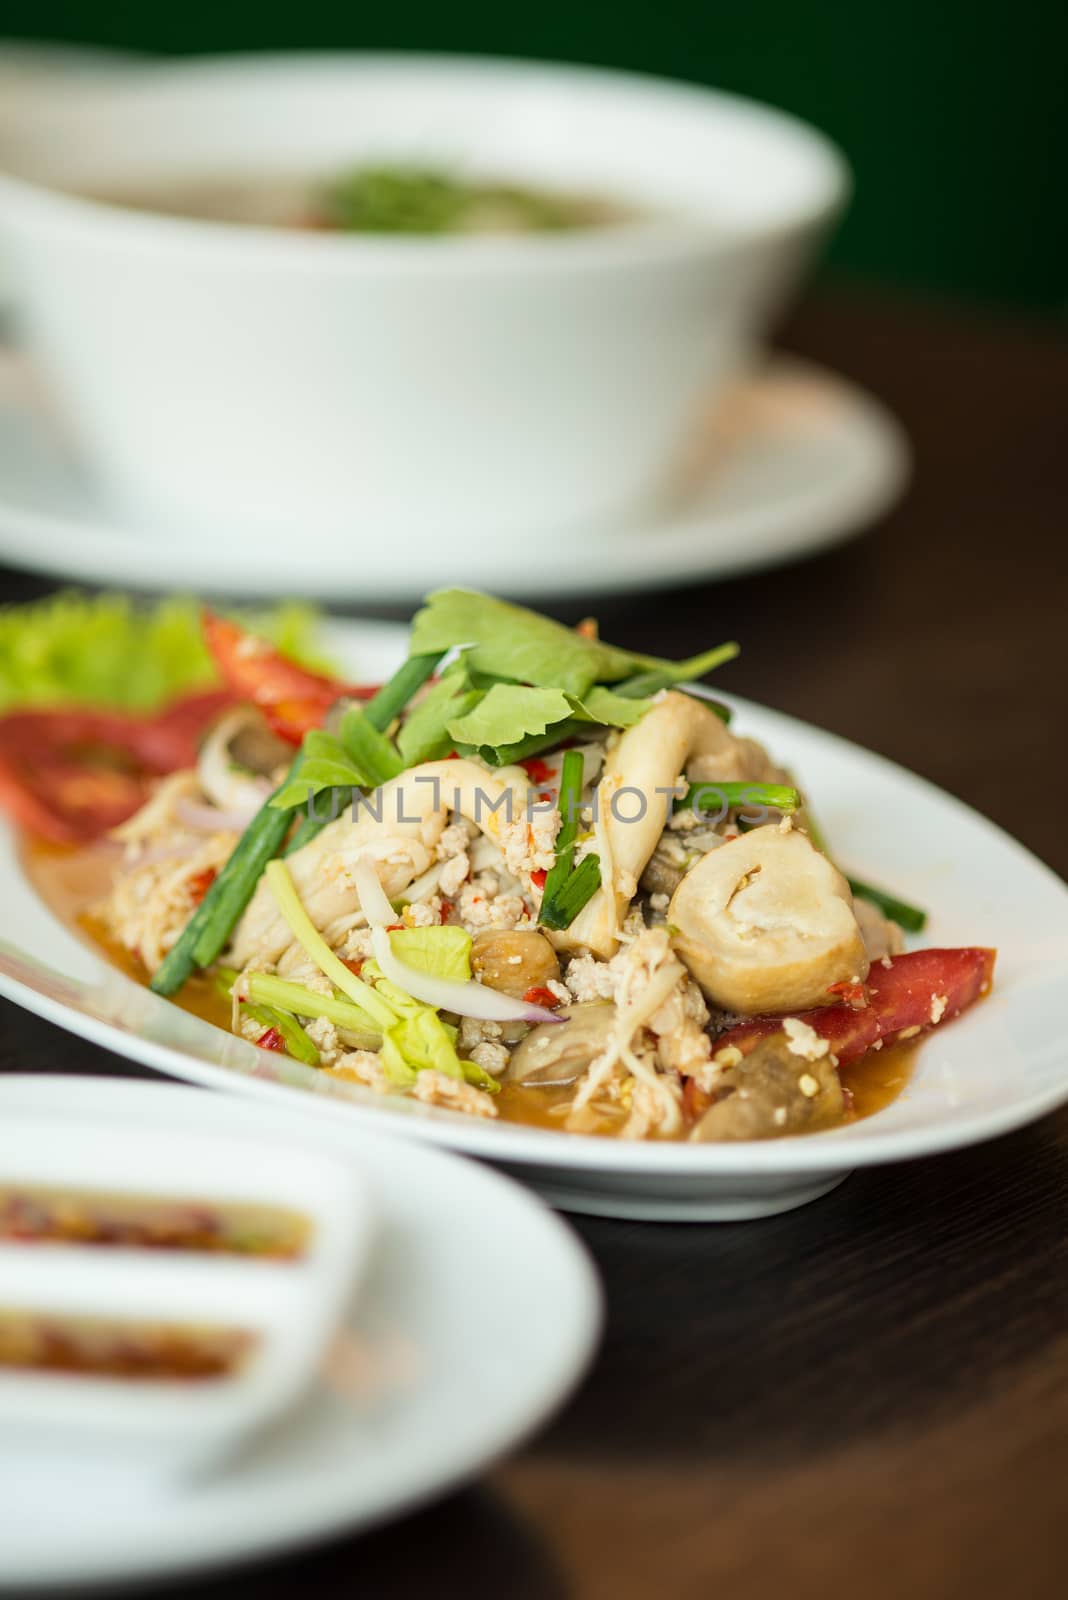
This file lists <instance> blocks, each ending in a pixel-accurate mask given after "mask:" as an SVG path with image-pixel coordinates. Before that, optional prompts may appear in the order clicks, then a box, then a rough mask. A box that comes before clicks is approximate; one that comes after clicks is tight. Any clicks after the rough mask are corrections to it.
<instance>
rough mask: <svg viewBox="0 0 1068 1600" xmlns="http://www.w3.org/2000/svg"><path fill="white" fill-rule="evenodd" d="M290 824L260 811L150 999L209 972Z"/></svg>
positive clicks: (281, 814)
mask: <svg viewBox="0 0 1068 1600" xmlns="http://www.w3.org/2000/svg"><path fill="white" fill-rule="evenodd" d="M300 761H301V757H300V754H299V753H298V755H297V758H296V760H295V761H294V763H293V765H292V767H291V768H290V777H292V776H293V775H294V773H298V772H299V770H300ZM286 781H288V779H287V780H286ZM291 818H292V813H291V812H288V811H277V810H275V808H274V807H273V806H272V805H271V803H270V801H269V800H268V801H265V802H264V804H263V805H262V806H261V807H260V809H259V810H258V811H257V813H256V815H255V816H254V817H253V819H252V821H251V822H250V823H249V825H248V827H247V828H246V829H245V831H244V833H243V834H242V835H241V837H240V839H239V840H238V841H237V843H236V845H235V846H234V848H233V851H232V853H231V855H230V858H229V860H228V861H227V863H226V865H225V866H224V867H223V869H222V871H221V872H220V873H219V876H218V877H217V878H216V879H215V882H214V883H213V884H212V885H211V887H210V888H209V890H208V892H207V894H206V895H205V896H204V898H203V900H202V901H201V902H200V904H199V906H197V908H196V910H195V911H194V912H193V915H192V916H191V917H190V919H189V921H188V922H187V923H186V925H185V927H184V928H183V929H182V931H181V933H180V934H179V936H178V938H177V939H176V940H175V942H174V944H173V945H172V946H171V948H170V950H169V951H168V952H167V954H166V956H164V958H163V961H162V962H161V964H160V966H159V967H158V968H157V969H156V971H155V973H154V974H153V976H152V981H151V984H150V988H151V989H152V990H153V991H154V992H155V993H156V994H162V995H170V994H173V993H174V992H175V990H176V989H180V988H181V986H182V984H183V983H184V982H185V980H186V979H187V978H188V977H189V976H190V975H191V973H192V972H193V970H194V968H196V967H210V966H211V964H212V962H213V961H217V960H218V958H219V956H220V955H221V953H222V951H223V948H224V946H225V945H226V944H227V942H228V941H229V938H230V935H231V934H232V933H233V931H234V925H235V924H236V922H237V920H238V918H239V917H240V915H241V913H242V912H243V911H244V909H245V907H246V906H247V905H248V903H249V901H250V900H251V899H252V894H253V890H254V889H255V887H256V885H257V883H258V882H259V880H260V878H261V877H262V876H263V869H264V867H265V866H266V865H267V863H268V861H270V859H271V857H272V856H273V855H275V854H276V853H277V851H278V850H279V848H280V846H281V844H282V840H283V839H284V838H285V836H286V833H287V831H288V829H289V824H290V821H291Z"/></svg>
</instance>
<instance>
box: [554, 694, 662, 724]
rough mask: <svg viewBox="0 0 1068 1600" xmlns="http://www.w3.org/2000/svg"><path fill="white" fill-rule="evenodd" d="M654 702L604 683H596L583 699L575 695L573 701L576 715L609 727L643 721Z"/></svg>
mask: <svg viewBox="0 0 1068 1600" xmlns="http://www.w3.org/2000/svg"><path fill="white" fill-rule="evenodd" d="M652 703H653V702H652V700H651V699H646V698H643V697H637V696H633V695H624V694H620V693H619V692H618V691H616V690H613V689H606V688H605V687H604V686H603V685H602V684H595V685H594V687H593V688H592V689H591V690H590V691H589V693H588V694H585V695H583V697H582V699H581V700H578V699H576V698H574V697H573V698H572V701H571V705H572V710H573V711H574V714H575V716H577V717H582V718H585V719H586V720H587V721H588V722H599V723H600V724H601V725H602V726H604V727H609V728H632V727H633V726H634V724H635V723H636V722H640V721H641V719H642V718H643V717H644V715H645V713H646V712H647V711H648V710H649V707H650V706H651V705H652Z"/></svg>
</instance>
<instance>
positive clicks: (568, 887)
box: [539, 856, 601, 929]
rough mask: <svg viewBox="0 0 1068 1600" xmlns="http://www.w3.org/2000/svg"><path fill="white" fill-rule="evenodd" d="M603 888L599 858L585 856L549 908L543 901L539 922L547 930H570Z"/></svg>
mask: <svg viewBox="0 0 1068 1600" xmlns="http://www.w3.org/2000/svg"><path fill="white" fill-rule="evenodd" d="M600 887H601V863H600V861H599V859H598V858H597V856H583V858H582V860H581V861H580V862H579V864H578V866H577V867H576V868H575V870H574V872H573V873H572V874H571V876H570V877H569V878H568V880H567V882H566V883H565V884H564V887H563V888H562V889H561V890H559V892H558V893H557V895H556V897H555V898H554V900H553V903H552V905H551V906H550V908H549V912H548V914H547V913H546V909H545V901H544V900H543V901H542V906H541V916H540V918H539V920H540V921H541V922H542V923H543V924H544V925H545V927H547V928H556V929H560V928H570V926H571V924H572V923H573V922H574V920H575V918H576V917H577V916H578V914H579V912H580V911H581V910H582V908H583V906H584V905H585V904H586V903H587V901H589V900H592V899H593V897H594V895H595V894H596V893H597V890H598V889H599V888H600Z"/></svg>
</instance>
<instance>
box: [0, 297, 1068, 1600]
mask: <svg viewBox="0 0 1068 1600" xmlns="http://www.w3.org/2000/svg"><path fill="white" fill-rule="evenodd" d="M783 342H784V343H786V344H787V345H788V346H790V347H791V348H793V349H796V350H799V351H801V352H803V353H804V354H806V355H809V356H812V357H815V358H816V359H818V360H820V361H824V362H827V363H828V364H830V365H832V366H834V367H836V368H838V369H839V370H841V371H843V372H845V373H848V374H849V375H851V376H853V377H855V378H857V379H859V380H860V381H861V382H863V383H865V384H867V385H869V386H870V387H871V388H872V389H873V390H875V391H876V392H877V393H879V394H880V395H881V396H883V398H884V399H885V400H886V401H887V402H888V403H889V404H890V405H891V406H892V407H893V408H894V409H895V410H896V411H897V412H898V414H899V415H900V416H901V418H902V419H903V421H904V422H905V424H906V426H907V428H908V431H909V433H910V435H911V437H912V440H913V444H914V447H915V451H916V458H917V471H916V478H915V483H914V486H913V488H912V490H911V491H910V493H909V495H908V497H907V499H906V500H905V501H904V502H903V503H902V504H901V506H900V507H899V508H898V509H896V510H895V511H894V513H893V514H892V515H891V516H890V517H889V518H888V519H887V520H885V521H884V522H883V524H882V525H881V526H880V527H878V528H877V529H875V530H874V531H873V532H871V533H870V534H869V535H867V536H866V537H865V538H864V539H862V540H860V541H858V542H856V543H853V544H850V545H848V546H845V547H843V548H842V549H840V550H839V551H836V552H833V553H830V554H828V555H826V556H824V557H821V558H819V559H816V560H813V561H810V562H808V563H805V564H804V565H801V566H797V567H792V568H785V569H783V570H781V571H779V572H775V573H769V574H766V575H763V576H760V577H754V578H748V579H740V580H736V581H732V582H729V583H725V584H722V585H719V586H716V587H712V586H709V587H706V588H690V589H688V590H685V591H682V592H674V591H673V592H669V593H657V594H655V595H651V596H648V597H644V596H632V597H630V598H628V599H615V600H613V601H612V602H611V603H610V604H606V605H600V606H597V607H596V609H597V610H598V611H599V614H600V616H601V619H602V625H603V628H604V631H605V633H606V635H607V636H609V637H611V638H613V639H617V640H619V641H620V642H625V643H627V644H629V645H632V646H634V647H635V648H640V649H649V650H653V651H660V652H663V653H671V654H683V653H689V652H691V651H696V650H697V649H699V648H701V647H703V646H705V645H707V644H708V642H709V641H710V640H715V639H717V638H719V637H721V636H726V635H728V634H729V635H733V636H736V637H738V638H740V639H741V640H742V641H743V644H744V653H743V656H742V658H741V660H740V661H738V662H737V663H735V664H733V665H732V666H731V667H730V668H729V669H728V671H727V672H726V673H725V674H724V677H723V683H724V686H725V687H729V688H731V689H734V690H736V691H737V692H739V693H743V694H746V695H749V696H751V697H753V698H754V699H758V700H762V701H765V702H767V703H768V704H770V705H773V706H776V707H779V708H781V709H782V710H785V711H788V712H792V713H794V714H796V715H799V716H802V717H805V718H807V719H809V720H811V721H814V722H818V723H820V724H822V725H823V726H825V727H828V728H831V729H833V730H834V731H836V732H838V733H842V734H845V735H847V736H848V737H850V738H853V739H857V740H859V741H861V742H862V743H864V744H866V745H869V746H871V747H872V748H874V749H876V750H879V751H881V752H882V753H884V754H886V755H888V756H891V757H893V758H894V759H896V760H898V761H901V762H904V763H905V764H906V765H908V766H910V767H912V768H914V769H915V770H917V771H919V772H921V773H923V774H925V775H926V776H927V777H929V778H931V779H933V780H934V781H935V782H936V783H938V784H941V785H943V786H944V787H946V788H947V789H949V790H951V791H952V792H953V793H955V794H958V795H960V796H962V797H963V798H964V799H966V800H967V801H969V802H970V803H971V804H973V805H975V806H977V807H978V808H979V809H980V810H982V811H985V812H986V813H987V814H988V815H990V816H991V817H993V818H994V819H995V820H996V821H998V822H999V823H1001V824H1002V825H1003V826H1005V827H1007V828H1010V829H1011V830H1012V831H1013V832H1015V833H1016V834H1017V835H1018V836H1019V837H1020V838H1021V839H1022V840H1023V842H1024V843H1025V844H1027V845H1029V846H1030V847H1031V848H1032V849H1033V850H1035V851H1036V852H1037V853H1038V854H1039V855H1041V856H1043V857H1044V858H1045V859H1046V860H1047V861H1048V862H1049V863H1050V864H1051V865H1052V866H1053V867H1054V868H1055V869H1056V870H1057V871H1059V872H1060V873H1062V874H1068V818H1066V804H1065V797H1066V796H1068V743H1066V731H1068V730H1066V721H1068V718H1066V711H1068V690H1066V681H1068V673H1066V668H1065V661H1066V657H1068V558H1066V554H1065V538H1066V535H1068V464H1066V458H1068V430H1066V417H1068V343H1066V342H1065V340H1064V338H1063V336H1062V335H1060V334H1058V333H1056V332H1053V331H1051V330H1050V329H1048V328H1034V329H1028V328H1024V327H1020V326H1013V325H1007V324H1002V325H997V324H993V323H990V322H984V321H982V320H980V319H979V318H977V317H966V316H963V315H961V314H959V313H955V312H954V313H951V312H948V311H945V310H942V309H940V308H936V307H916V306H908V307H906V306H903V305H901V304H898V303H893V302H886V303H882V302H879V301H877V300H873V299H872V298H870V297H868V298H854V297H850V296H848V295H846V294H844V293H843V292H841V291H836V292H835V293H833V294H830V293H825V294H824V295H823V296H822V297H820V298H815V299H812V300H810V301H809V302H808V303H807V304H806V305H805V306H804V307H803V308H802V309H801V311H800V312H799V313H798V314H797V315H796V317H795V318H794V319H793V321H792V323H791V324H790V326H789V327H788V328H787V329H786V330H785V333H784V340H783ZM44 588H45V585H43V584H41V583H38V582H36V581H34V580H30V579H27V578H25V577H21V576H15V575H13V574H4V575H3V582H2V586H0V593H2V594H3V595H4V596H5V597H8V598H14V597H22V596H26V595H29V594H32V593H39V592H42V591H43V589H44ZM595 603H596V596H587V595H576V596H574V598H573V601H572V603H570V604H569V605H568V606H567V607H563V608H561V610H560V614H561V615H563V616H565V617H566V618H567V619H568V620H573V619H575V618H577V617H578V616H579V615H581V614H583V613H584V612H586V611H589V610H590V609H591V607H592V606H593V605H595ZM888 825H892V826H902V827H907V826H908V819H907V817H900V818H892V819H888ZM1065 1049H1066V1050H1068V1025H1066V1038H1065ZM0 1069H3V1070H8V1069H18V1070H30V1069H41V1070H47V1071H56V1070H64V1071H73V1072H123V1073H129V1074H131V1075H140V1072H141V1069H139V1068H136V1067H132V1066H130V1065H129V1064H126V1063H123V1062H121V1061H118V1060H117V1059H116V1058H114V1057H111V1056H109V1055H108V1054H106V1053H105V1052H103V1051H100V1050H97V1049H95V1048H93V1047H91V1046H89V1045H86V1044H83V1043H81V1042H79V1041H76V1040H74V1039H72V1038H70V1037H69V1036H67V1035H66V1034H63V1033H61V1032H59V1031H57V1030H55V1029H53V1028H51V1027H49V1026H48V1025H47V1024H45V1023H43V1022H40V1021H38V1020H36V1019H35V1018H32V1017H29V1016H27V1015H25V1014H23V1013H21V1012H19V1011H17V1010H15V1009H14V1008H12V1007H10V1006H4V1007H3V1009H2V1012H0ZM576 1227H577V1229H578V1232H579V1233H580V1234H581V1235H582V1237H583V1238H584V1239H585V1241H586V1242H587V1244H588V1245H589V1247H590V1249H591V1251H592V1252H593V1255H594V1257H595V1259H596V1261H597V1264H598V1266H599V1268H600V1271H601V1273H602V1276H603V1279H604V1283H605V1287H606V1290H607V1299H608V1326H607V1334H606V1338H605V1343H604V1346H603V1349H602V1351H601V1353H600V1357H599V1359H598V1362H597V1364H596V1366H595V1368H594V1371H593V1373H592V1374H591V1376H590V1377H589V1379H588V1380H587V1382H586V1383H585V1385H584V1386H583V1388H582V1389H581V1391H580V1392H579V1394H578V1395H577V1396H576V1397H575V1398H574V1400H573V1401H572V1402H571V1404H570V1405H569V1406H568V1407H567V1408H566V1409H565V1411H564V1412H563V1413H562V1414H561V1415H560V1417H559V1418H558V1419H557V1420H556V1421H555V1422H554V1423H552V1424H551V1425H550V1426H549V1427H548V1428H547V1429H545V1430H544V1431H543V1432H542V1433H541V1434H540V1436H539V1437H537V1438H536V1439H534V1440H533V1441H531V1442H530V1443H529V1444H527V1445H526V1446H525V1447H524V1448H522V1449H520V1450H519V1451H518V1452H517V1453H516V1454H515V1455H514V1456H513V1457H512V1458H511V1459H510V1460H508V1461H507V1462H504V1463H502V1464H501V1465H499V1466H498V1467H496V1468H495V1469H493V1470H492V1471H490V1472H489V1473H488V1474H487V1475H486V1477H485V1478H484V1479H483V1480H482V1481H481V1482H479V1483H478V1484H477V1485H474V1486H472V1487H471V1488H469V1489H467V1490H464V1491H463V1492H461V1493H458V1494H454V1495H452V1496H451V1497H449V1498H448V1499H447V1500H445V1501H444V1502H442V1503H441V1504H439V1505H437V1506H435V1507H433V1508H431V1509H429V1510H426V1511H424V1512H421V1513H419V1514H417V1515H415V1516H411V1517H408V1518H407V1519H405V1520H404V1521H402V1522H400V1523H398V1524H396V1525H395V1526H393V1527H390V1528H386V1529H383V1530H382V1531H380V1532H378V1533H375V1534H372V1535H370V1536H367V1537H364V1538H360V1539H351V1540H348V1541H342V1542H340V1543H336V1544H333V1545H331V1546H328V1547H325V1548H323V1549H321V1550H318V1551H315V1552H313V1553H310V1554H304V1555H298V1556H294V1557H292V1558H290V1559H288V1560H286V1561H284V1562H280V1563H275V1564H274V1565H272V1566H271V1567H269V1568H261V1569H254V1570H253V1569H250V1570H247V1571H244V1572H241V1573H235V1574H232V1575H227V1576H221V1577H218V1578H211V1579H204V1580H201V1581H195V1580H189V1581H187V1582H186V1583H184V1584H183V1585H182V1586H181V1588H180V1590H176V1591H175V1593H179V1592H180V1593H182V1594H190V1593H196V1594H199V1595H202V1596H204V1597H218V1600H246V1597H251V1596H254V1595H255V1596H265V1597H270V1596H275V1595H279V1596H281V1595H284V1594H289V1593H291V1592H294V1591H297V1590H299V1591H302V1592H304V1593H306V1594H315V1595H316V1596H318V1597H319V1600H335V1597H341V1596H350V1595H354V1594H364V1595H368V1594H396V1595H409V1594H410V1595H413V1596H420V1597H421V1596H424V1595H425V1596H430V1595H433V1594H443V1595H447V1596H452V1595H463V1596H465V1597H483V1596H485V1597H490V1600H496V1597H497V1596H501V1597H508V1600H522V1597H526V1596H531V1597H538V1600H543V1597H544V1600H555V1597H566V1596H574V1597H577V1600H600V1597H605V1600H631V1597H645V1596H658V1597H663V1600H689V1597H691V1596H692V1597H694V1600H699V1597H701V1600H703V1597H706V1596H714V1595H717V1594H722V1595H725V1596H726V1595H729V1596H730V1597H731V1600H739V1597H745V1596H757V1597H763V1596H769V1597H771V1596H776V1597H778V1596H784V1597H788V1600H809V1597H812V1600H815V1597H817V1596H819V1597H824V1596H829V1595H836V1596H847V1595H848V1596H853V1595H855V1596H858V1597H860V1600H897V1597H899V1596H906V1597H908V1600H956V1597H958V1596H959V1597H960V1600H965V1597H966V1600H984V1597H986V1596H988V1595H989V1596H999V1597H1000V1596H1004V1595H1021V1596H1025V1597H1027V1600H1046V1597H1049V1600H1054V1597H1057V1600H1059V1597H1061V1596H1063V1595H1064V1594H1065V1593H1068V1246H1066V1235H1068V1111H1066V1112H1062V1113H1059V1114H1057V1115H1055V1116H1052V1117H1049V1118H1047V1119H1045V1121H1043V1122H1041V1123H1039V1124H1037V1125H1035V1126H1033V1127H1031V1128H1028V1129H1025V1130H1023V1131H1022V1132H1019V1133H1016V1134H1013V1135H1011V1136H1010V1137H1008V1138H1005V1139H1001V1140H999V1141H997V1142H995V1143H993V1144H989V1145H986V1146H984V1147H982V1148H978V1149H973V1150H967V1151H963V1152H960V1153H957V1154H953V1155H949V1156H945V1157H939V1158H937V1159H932V1160H926V1161H918V1162H914V1163H911V1164H908V1165H902V1166H899V1167H896V1168H891V1169H887V1170H883V1171H869V1172H865V1173H861V1174H857V1175H856V1176H854V1177H853V1178H851V1179H850V1180H849V1181H848V1182H847V1183H846V1184H845V1185H844V1186H842V1187H841V1188H840V1189H838V1190H836V1191H835V1192H834V1193H832V1194H831V1195H829V1196H827V1197H826V1198H825V1199H823V1200H821V1201H819V1202H817V1203H816V1204H815V1205H812V1206H810V1207H808V1208H805V1209H803V1210H801V1211H798V1212H794V1213H792V1214H790V1215H787V1216H784V1217H778V1218H772V1219H770V1220H768V1221H764V1222H756V1223H744V1224H737V1225H730V1226H723V1225H721V1226H703V1227H702V1226H681V1225H680V1226H656V1225H648V1224H646V1225H643V1224H627V1223H619V1222H607V1221H605V1222H602V1221H586V1220H581V1219H580V1220H578V1221H577V1222H576ZM531 1315H532V1316H540V1317H545V1318H546V1319H549V1318H551V1316H552V1308H551V1307H549V1306H532V1307H531ZM475 1316H476V1319H477V1313H475ZM157 1592H160V1591H157Z"/></svg>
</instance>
